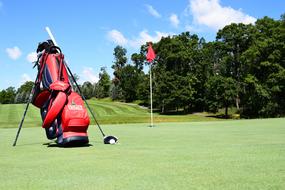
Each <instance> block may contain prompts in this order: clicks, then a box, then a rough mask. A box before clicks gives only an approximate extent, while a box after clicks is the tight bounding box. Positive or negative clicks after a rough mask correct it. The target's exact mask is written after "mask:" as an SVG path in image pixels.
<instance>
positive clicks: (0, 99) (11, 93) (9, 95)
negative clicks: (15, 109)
mask: <svg viewBox="0 0 285 190" xmlns="http://www.w3.org/2000/svg"><path fill="white" fill-rule="evenodd" d="M15 97H16V90H15V88H14V87H8V88H7V89H6V90H2V91H1V92H0V103H1V104H13V103H14V100H15Z"/></svg>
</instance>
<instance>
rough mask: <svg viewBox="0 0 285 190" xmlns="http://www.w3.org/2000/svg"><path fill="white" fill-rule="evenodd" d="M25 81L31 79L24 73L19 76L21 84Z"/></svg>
mask: <svg viewBox="0 0 285 190" xmlns="http://www.w3.org/2000/svg"><path fill="white" fill-rule="evenodd" d="M27 81H32V79H31V77H30V76H29V75H28V74H26V73H24V74H22V76H21V85H22V84H24V83H25V82H27Z"/></svg>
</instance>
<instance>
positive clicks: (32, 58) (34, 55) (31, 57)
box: [27, 52, 37, 63]
mask: <svg viewBox="0 0 285 190" xmlns="http://www.w3.org/2000/svg"><path fill="white" fill-rule="evenodd" d="M27 60H28V61H29V62H30V63H32V62H35V61H37V53H36V52H31V53H29V54H28V55H27Z"/></svg>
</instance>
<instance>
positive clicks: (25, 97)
mask: <svg viewBox="0 0 285 190" xmlns="http://www.w3.org/2000/svg"><path fill="white" fill-rule="evenodd" d="M33 86H34V82H32V81H27V82H25V83H24V84H23V85H21V86H20V87H19V88H18V90H17V93H16V96H15V100H14V101H15V103H27V102H28V101H29V94H30V93H31V91H32V88H33Z"/></svg>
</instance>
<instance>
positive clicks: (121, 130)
mask: <svg viewBox="0 0 285 190" xmlns="http://www.w3.org/2000/svg"><path fill="white" fill-rule="evenodd" d="M117 111H120V109H119V108H118V110H117ZM16 113H17V112H16ZM2 114H3V113H1V115H2ZM7 116H9V114H7ZM1 117H3V116H1ZM9 117H14V116H9ZM284 123H285V119H284V118H281V119H264V120H232V121H217V122H190V123H187V122H185V123H183V122H180V123H160V124H157V127H154V128H149V127H147V124H124V125H103V126H102V127H103V128H104V130H105V132H106V133H107V134H112V135H116V136H118V137H119V138H120V139H119V144H117V145H104V144H103V143H102V137H101V136H100V134H99V132H98V129H95V127H93V126H90V128H89V138H90V143H91V144H92V145H93V146H90V147H84V148H58V147H48V146H47V145H43V144H44V143H47V142H49V141H48V140H46V138H45V135H44V131H43V130H42V129H40V127H38V128H26V127H25V126H24V128H23V130H22V133H21V135H20V138H19V141H18V145H17V146H16V147H12V146H11V145H12V142H13V140H14V137H15V134H16V128H1V129H0V150H1V152H0V171H1V173H0V189H9V190H10V189H21V190H24V189H29V190H32V189H47V190H50V189H102V190H113V189H124V190H128V189H130V190H133V189H135V190H140V189H143V190H145V189H148V190H149V189H159V190H160V189H163V190H168V189H169V190H170V189H171V190H173V189H179V190H183V189H185V190H189V189H211V190H222V189H225V190H229V189H237V190H240V189H252V190H256V189H258V190H262V189H280V190H281V189H285V126H284Z"/></svg>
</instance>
